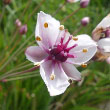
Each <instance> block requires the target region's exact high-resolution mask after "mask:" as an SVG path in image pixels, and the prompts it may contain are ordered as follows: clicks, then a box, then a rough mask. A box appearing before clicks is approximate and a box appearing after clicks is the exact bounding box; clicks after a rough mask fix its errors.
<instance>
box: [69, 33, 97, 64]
mask: <svg viewBox="0 0 110 110" xmlns="http://www.w3.org/2000/svg"><path fill="white" fill-rule="evenodd" d="M77 37H78V40H77V41H73V44H74V43H75V44H77V45H78V46H76V47H75V48H73V49H72V50H70V54H72V55H75V56H76V57H75V58H68V59H67V61H69V62H71V63H73V64H78V65H80V64H82V63H85V62H87V61H89V60H90V59H91V58H92V57H93V56H94V55H95V53H96V51H97V45H96V43H95V42H94V41H93V40H92V39H91V38H90V37H89V36H88V35H85V34H84V35H78V36H77ZM71 45H72V42H71ZM83 49H87V52H83Z"/></svg>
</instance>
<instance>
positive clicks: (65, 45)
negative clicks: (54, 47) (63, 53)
mask: <svg viewBox="0 0 110 110" xmlns="http://www.w3.org/2000/svg"><path fill="white" fill-rule="evenodd" d="M71 39H72V37H71V36H70V37H69V38H68V40H67V42H66V43H65V44H64V48H66V47H67V45H68V43H69V41H70V40H71Z"/></svg>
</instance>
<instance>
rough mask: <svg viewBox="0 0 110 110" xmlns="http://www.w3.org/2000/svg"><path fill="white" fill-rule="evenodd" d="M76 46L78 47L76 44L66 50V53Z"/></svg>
mask: <svg viewBox="0 0 110 110" xmlns="http://www.w3.org/2000/svg"><path fill="white" fill-rule="evenodd" d="M76 46H78V44H74V45H73V46H71V47H69V48H67V49H66V51H67V52H69V51H70V50H71V49H72V48H75V47H76Z"/></svg>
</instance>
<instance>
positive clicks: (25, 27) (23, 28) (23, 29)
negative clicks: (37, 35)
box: [19, 24, 27, 35]
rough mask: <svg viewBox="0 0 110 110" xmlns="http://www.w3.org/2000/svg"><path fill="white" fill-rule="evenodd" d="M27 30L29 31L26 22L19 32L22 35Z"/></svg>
mask: <svg viewBox="0 0 110 110" xmlns="http://www.w3.org/2000/svg"><path fill="white" fill-rule="evenodd" d="M26 32H27V25H26V24H25V25H23V26H21V28H20V30H19V33H20V34H21V35H23V34H26Z"/></svg>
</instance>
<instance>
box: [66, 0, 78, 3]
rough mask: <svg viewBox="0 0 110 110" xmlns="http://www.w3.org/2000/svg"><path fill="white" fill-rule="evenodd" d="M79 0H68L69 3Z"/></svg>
mask: <svg viewBox="0 0 110 110" xmlns="http://www.w3.org/2000/svg"><path fill="white" fill-rule="evenodd" d="M78 1H79V0H67V2H68V3H75V2H78Z"/></svg>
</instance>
